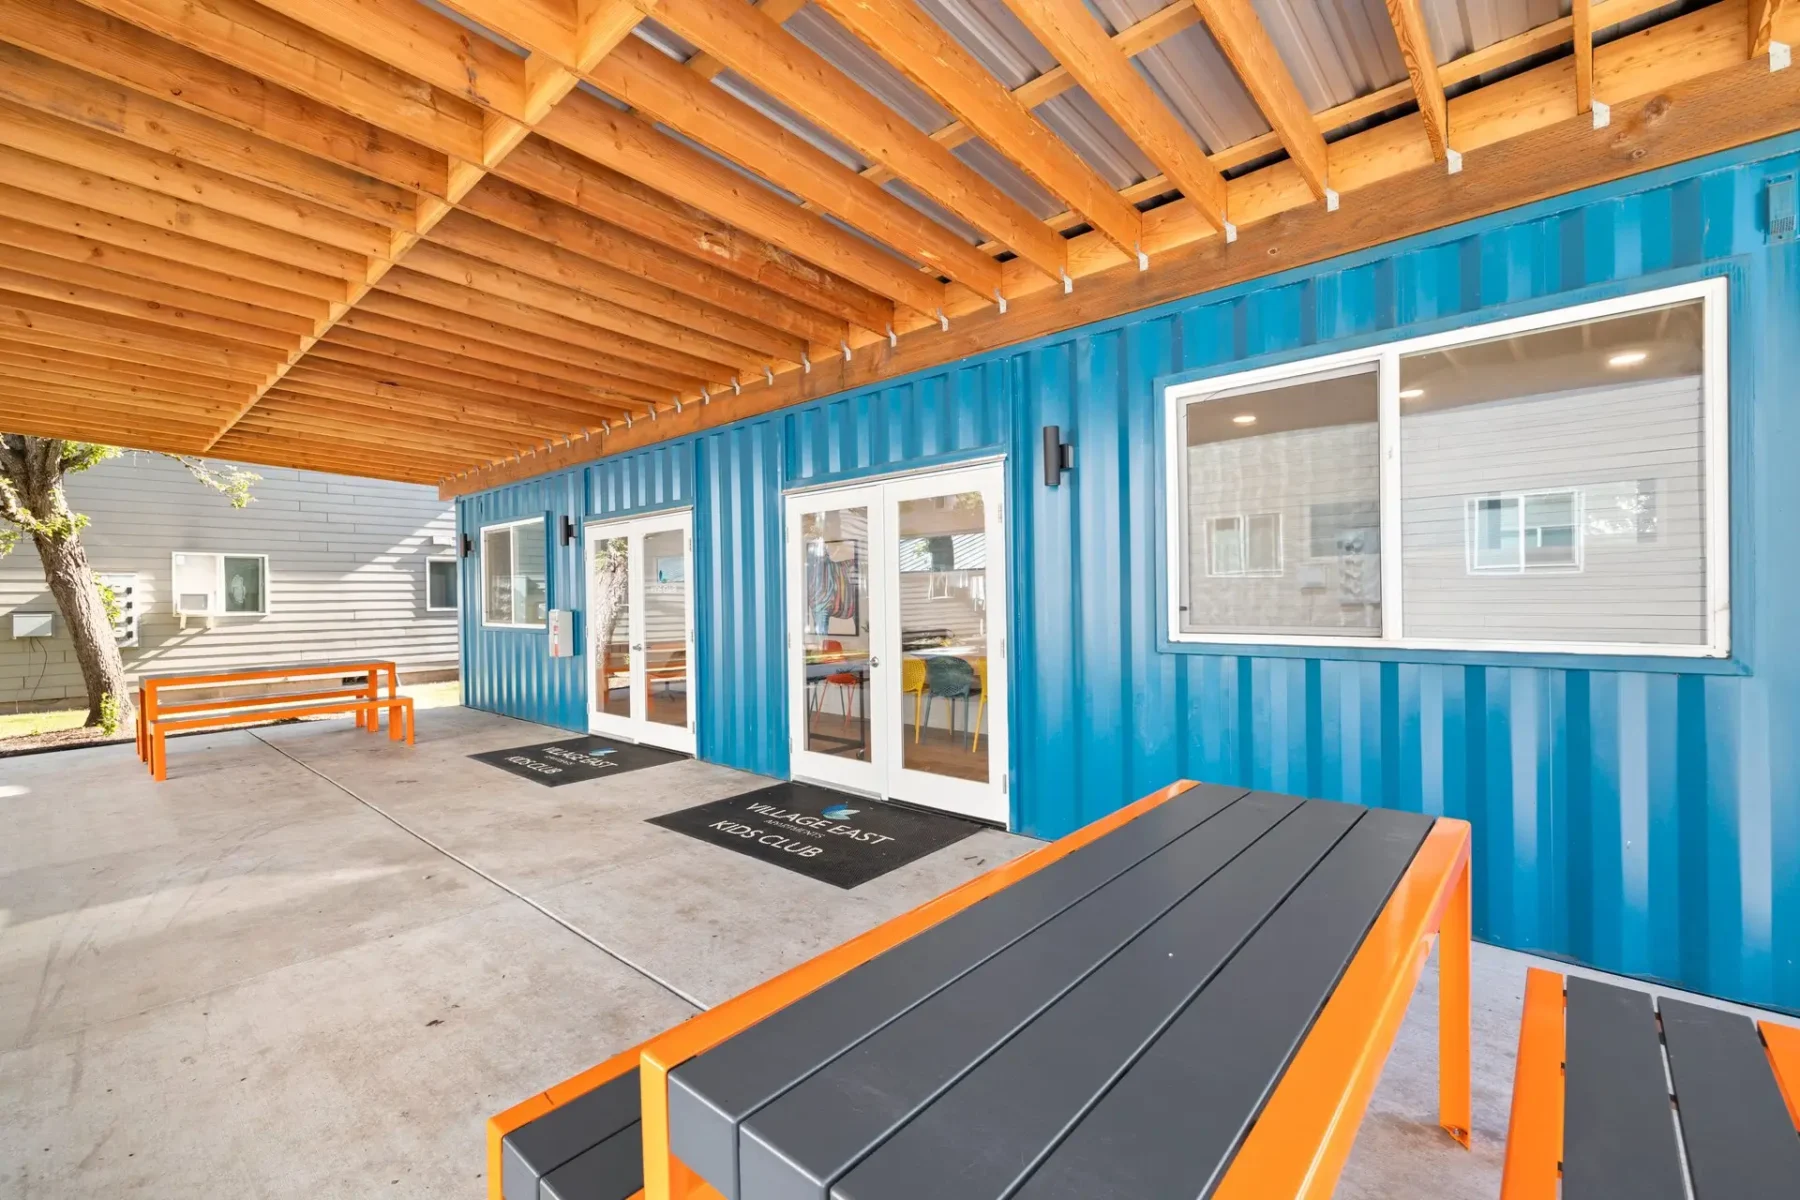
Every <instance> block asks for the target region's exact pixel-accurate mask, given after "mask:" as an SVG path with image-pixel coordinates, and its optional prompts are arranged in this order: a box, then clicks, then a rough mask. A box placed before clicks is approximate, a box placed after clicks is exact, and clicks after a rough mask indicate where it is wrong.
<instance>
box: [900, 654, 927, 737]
mask: <svg viewBox="0 0 1800 1200" xmlns="http://www.w3.org/2000/svg"><path fill="white" fill-rule="evenodd" d="M908 692H911V693H912V698H913V741H914V742H915V743H916V742H918V740H919V738H920V737H921V736H922V735H923V734H924V732H925V729H924V726H922V725H920V724H919V721H920V709H921V708H922V707H923V706H924V704H925V660H924V659H922V658H903V659H901V660H900V694H901V695H902V696H904V695H906V694H907V693H908Z"/></svg>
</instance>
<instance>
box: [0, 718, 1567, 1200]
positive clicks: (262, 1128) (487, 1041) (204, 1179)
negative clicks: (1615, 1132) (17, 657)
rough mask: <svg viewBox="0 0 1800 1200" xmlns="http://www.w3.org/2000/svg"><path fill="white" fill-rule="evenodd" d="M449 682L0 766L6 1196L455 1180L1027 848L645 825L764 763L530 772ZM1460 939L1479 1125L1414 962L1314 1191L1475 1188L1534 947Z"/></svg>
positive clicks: (458, 1187)
mask: <svg viewBox="0 0 1800 1200" xmlns="http://www.w3.org/2000/svg"><path fill="white" fill-rule="evenodd" d="M560 736H564V735H562V734H561V733H560V732H559V731H555V730H546V729H544V728H542V727H539V726H532V725H527V724H523V723H521V722H517V721H512V720H508V719H506V718H501V717H494V716H491V715H488V714H484V713H479V712H475V711H472V710H467V709H442V710H437V711H432V712H428V713H421V714H420V718H419V729H418V744H417V745H416V746H414V747H411V748H407V747H400V746H394V745H392V744H391V743H389V742H388V741H387V739H386V737H385V736H384V737H381V738H379V739H377V738H373V737H370V736H368V735H366V734H364V733H362V732H360V731H358V730H356V729H355V728H354V727H353V726H352V725H351V724H350V723H349V722H348V721H344V722H321V723H309V724H304V725H295V726H283V727H276V728H270V729H259V730H255V731H238V732H231V733H223V734H217V735H212V736H207V737H200V738H184V739H181V740H179V741H178V742H175V743H173V744H172V745H171V747H170V778H169V780H168V781H167V782H166V783H162V784H155V783H152V782H151V781H150V779H149V778H148V776H147V775H146V774H145V773H144V771H143V769H142V767H141V766H140V765H139V764H138V762H137V760H136V759H135V757H134V756H133V754H132V752H131V751H130V750H127V749H125V748H124V747H123V746H109V747H103V748H98V749H90V750H78V751H68V752H63V753H57V754H46V755H36V756H30V757H22V758H13V759H0V1111H4V1112H5V1113H6V1114H7V1115H6V1119H5V1121H4V1122H3V1123H0V1195H5V1196H9V1197H20V1198H21V1200H24V1198H28V1197H74V1196H84V1197H85V1196H102V1195H103V1196H108V1197H166V1196H175V1195H191V1196H225V1195H231V1196H237V1197H263V1196H267V1197H337V1196H344V1197H349V1196H359V1197H365V1196H370V1195H386V1196H394V1197H413V1196H439V1197H451V1196H455V1197H474V1196H477V1195H480V1194H481V1189H482V1182H481V1180H482V1174H483V1169H484V1163H483V1122H484V1120H485V1119H486V1117H487V1116H489V1115H490V1114H492V1113H494V1112H496V1111H498V1110H499V1109H502V1108H505V1107H507V1106H508V1105H511V1104H512V1103H514V1102H516V1101H517V1100H520V1099H522V1098H524V1097H525V1096H527V1095H530V1094H531V1093H533V1092H537V1091H540V1090H542V1089H543V1088H544V1087H545V1086H547V1085H549V1084H551V1083H554V1082H556V1081H557V1080H560V1079H563V1078H565V1077H567V1076H569V1075H571V1074H574V1073H575V1072H577V1071H579V1070H581V1069H583V1068H585V1067H588V1066H590V1065H592V1064H593V1063H595V1062H598V1061H599V1060H601V1059H603V1058H606V1057H608V1056H609V1055H611V1054H613V1053H614V1052H616V1051H618V1050H620V1049H622V1048H624V1047H626V1046H628V1045H631V1044H632V1043H635V1042H637V1041H640V1040H642V1039H644V1038H646V1037H649V1036H650V1035H652V1034H654V1033H657V1032H660V1031H661V1030H663V1029H665V1028H667V1027H669V1026H670V1025H672V1024H675V1023H676V1022H678V1021H680V1020H682V1019H683V1018H684V1017H686V1016H688V1015H689V1014H691V1013H692V1012H694V1011H695V1010H696V1008H697V1007H699V1006H704V1005H710V1004H716V1003H718V1002H719V1001H721V1000H724V999H726V998H728V997H730V996H732V995H734V994H736V993H737V992H740V991H742V990H744V989H745V988H747V987H749V986H751V985H752V984H755V983H757V982H758V981H760V980H762V979H765V978H767V977H769V976H770V975H773V974H775V973H777V972H778V971H781V970H783V969H785V968H787V967H789V966H792V965H794V964H796V963H798V962H801V961H803V960H805V959H807V958H809V957H811V956H812V955H814V954H816V953H818V952H820V951H822V950H824V949H827V948H829V947H830V946H833V945H836V944H837V943H839V942H841V941H843V940H845V939H846V938H848V937H850V936H852V935H853V934H856V933H858V932H860V931H862V930H864V929H867V928H869V927H871V926H873V925H875V924H877V923H879V922H881V921H882V920H885V919H886V918H888V917H891V916H893V915H895V914H897V913H900V912H903V911H905V910H907V909H909V908H911V907H913V906H915V905H917V904H919V903H922V902H923V901H925V900H927V899H929V898H930V897H932V896H935V895H937V894H938V893H940V892H943V891H945V890H947V889H948V888H949V887H951V886H953V885H955V884H957V883H959V882H961V881H963V880H965V879H968V878H970V877H971V876H973V875H975V874H978V873H979V872H981V871H983V870H985V869H987V868H989V867H991V866H993V865H994V864H996V863H998V862H1001V861H1004V860H1005V859H1008V858H1010V857H1013V856H1014V855H1017V854H1019V853H1022V852H1024V851H1025V850H1027V849H1029V848H1031V847H1032V846H1034V845H1036V843H1035V842H1032V841H1030V840H1029V839H1026V838H1022V837H1017V836H1013V835H1010V834H1006V833H1001V832H998V831H984V832H981V833H978V834H976V835H975V836H973V837H971V838H968V839H967V840H965V841H962V842H959V843H957V844H956V845H953V846H950V847H948V848H946V849H944V850H941V851H939V852H937V853H935V854H932V855H930V856H928V857H926V858H924V859H921V860H920V861H918V862H915V863H913V864H911V865H910V866H907V867H903V868H901V869H899V870H897V871H894V872H892V873H891V874H888V875H886V876H883V877H882V878H880V879H878V880H875V881H874V882H872V883H869V884H866V885H864V886H862V887H860V888H857V889H855V890H854V891H849V892H845V891H841V890H839V889H837V888H834V887H830V886H828V885H826V884H823V883H818V882H815V881H813V880H810V879H807V878H805V877H803V876H800V875H798V874H794V873H792V872H789V871H784V870H780V869H778V868H774V867H771V866H767V865H764V864H762V863H759V862H756V861H755V860H752V859H750V858H747V857H744V856H741V855H737V854H733V853H730V852H727V851H724V850H721V849H718V848H716V847H713V846H709V845H706V844H704V843H701V842H698V841H695V840H693V839H691V838H687V837H684V836H682V835H680V834H676V833H672V832H670V831H667V830H664V829H661V828H658V827H656V826H652V825H649V824H647V823H645V821H644V818H646V817H649V816H653V815H656V814H659V813H663V812H668V811H672V810H674V809H678V808H683V807H687V806H690V805H694V804H699V803H703V802H705V801H707V800H712V799H717V798H720V797H723V796H727V795H731V794H733V793H736V792H741V791H745V790H749V789H750V788H751V787H754V786H757V785H758V784H759V783H761V782H763V781H762V780H759V779H758V778H757V777H755V776H750V775H746V774H743V773H741V772H736V771H731V770H727V769H725V768H722V767H717V766H713V765H710V764H706V763H701V762H695V761H683V762H679V763H674V764H670V765H667V766H659V767H652V768H647V769H644V770H639V771H635V772H632V773H629V774H623V775H619V776H615V777H613V778H611V779H608V780H605V781H601V782H594V783H579V784H572V785H568V786H564V787H560V788H546V787H542V786H539V785H537V784H535V783H533V782H530V781H527V780H522V779H516V778H514V777H513V776H511V775H508V774H505V773H503V772H501V771H498V770H495V769H493V768H490V767H487V766H484V765H481V764H478V763H472V762H470V761H469V759H468V758H467V755H469V754H472V753H476V752H479V751H483V750H493V749H500V748H504V747H509V746H519V745H528V744H531V743H532V742H534V741H550V740H555V739H556V738H558V737H560ZM1530 961H1531V960H1528V959H1526V958H1524V957H1523V956H1520V955H1515V954H1511V953H1508V952H1505V951H1500V950H1495V949H1491V948H1488V947H1480V946H1478V947H1477V948H1476V964H1475V997H1476V1012H1475V1056H1476V1062H1475V1139H1476V1143H1475V1144H1476V1148H1475V1150H1474V1152H1472V1153H1468V1152H1464V1151H1462V1150H1460V1149H1457V1148H1456V1147H1454V1146H1453V1145H1452V1144H1451V1143H1450V1142H1449V1141H1448V1139H1447V1138H1445V1137H1444V1136H1443V1135H1442V1134H1440V1133H1439V1132H1438V1131H1437V1129H1436V1126H1435V1118H1434V1112H1435V1106H1436V1011H1435V975H1434V974H1433V973H1432V972H1431V971H1429V970H1428V972H1427V976H1426V978H1425V980H1424V982H1423V983H1422V984H1421V986H1420V989H1419V993H1418V995H1417V996H1416V997H1415V999H1414V1002H1413V1006H1412V1010H1411V1012H1410V1014H1409V1016H1408V1019H1407V1022H1406V1024H1405V1026H1404V1027H1403V1029H1402V1031H1401V1033H1400V1038H1399V1043H1398V1045H1397V1046H1396V1048H1395V1050H1394V1053H1393V1056H1392V1058H1391V1059H1390V1060H1389V1063H1388V1067H1387V1070H1386V1072H1385V1074H1384V1075H1383V1078H1382V1082H1381V1086H1380V1088H1379V1090H1378V1091H1377V1093H1376V1095H1375V1098H1374V1101H1373V1104H1372V1107H1371V1110H1370V1113H1369V1116H1368V1118H1367V1120H1365V1122H1364V1124H1363V1126H1362V1131H1361V1134H1360V1135H1359V1138H1358V1142H1357V1145H1356V1149H1355V1151H1354V1152H1353V1154H1352V1157H1351V1160H1350V1163H1349V1166H1348V1168H1347V1170H1346V1173H1345V1176H1344V1179H1343V1181H1342V1183H1341V1184H1340V1187H1339V1189H1338V1193H1337V1194H1338V1196H1339V1197H1343V1198H1355V1200H1364V1198H1369V1200H1373V1198H1375V1197H1382V1198H1384V1200H1395V1198H1401V1197H1431V1198H1433V1200H1464V1198H1469V1200H1474V1198H1481V1200H1492V1198H1493V1197H1495V1196H1497V1195H1498V1193H1499V1179H1500V1151H1501V1138H1502V1137H1503V1135H1504V1132H1505V1126H1506V1119H1507V1108H1508V1103H1509V1096H1510V1089H1511V1080H1512V1069H1513V1052H1514V1040H1515V1038H1516V1036H1517V1028H1518V1025H1517V1022H1518V1016H1519V1010H1520V1005H1521V997H1522V993H1523V981H1524V970H1525V966H1526V965H1527V964H1528V962H1530Z"/></svg>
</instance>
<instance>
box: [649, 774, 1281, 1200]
mask: <svg viewBox="0 0 1800 1200" xmlns="http://www.w3.org/2000/svg"><path fill="white" fill-rule="evenodd" d="M1246 792H1247V789H1245V788H1236V787H1218V786H1214V785H1210V784H1201V785H1199V786H1197V787H1194V788H1191V789H1189V790H1188V791H1186V792H1183V793H1182V794H1181V795H1179V796H1176V797H1174V798H1173V799H1171V800H1168V801H1166V802H1164V803H1162V804H1159V805H1157V806H1156V807H1155V808H1152V809H1151V810H1149V811H1148V812H1146V813H1144V814H1143V815H1141V816H1139V817H1138V818H1137V819H1136V820H1133V821H1131V822H1128V823H1127V824H1125V825H1123V826H1121V827H1120V828H1118V829H1116V830H1114V831H1112V832H1111V833H1109V834H1108V835H1107V836H1105V837H1102V838H1100V839H1098V840H1096V841H1094V842H1090V843H1089V844H1088V845H1086V846H1083V847H1081V848H1080V849H1079V850H1076V851H1075V852H1074V853H1072V854H1070V855H1068V856H1067V857H1065V858H1061V859H1058V860H1057V861H1056V862H1053V863H1051V864H1050V865H1048V866H1046V867H1044V868H1043V869H1042V870H1039V871H1037V872H1034V873H1033V874H1031V875H1028V876H1026V877H1025V878H1023V879H1021V880H1019V881H1018V882H1017V883H1014V884H1013V885H1012V886H1011V887H1008V888H1006V889H1004V890H1003V891H1000V892H998V893H996V894H995V895H993V896H990V897H988V898H987V899H986V900H983V901H982V902H980V903H979V904H976V905H973V906H971V907H970V908H968V909H965V910H964V911H962V912H960V913H958V914H956V915H955V916H953V917H950V918H948V919H947V920H945V921H943V922H942V923H940V924H938V925H936V926H933V927H932V928H930V929H928V930H925V931H924V932H922V933H920V934H919V935H918V936H916V937H913V938H910V939H908V940H907V941H905V942H902V943H901V944H900V945H898V946H895V947H894V948H893V949H891V950H889V951H887V952H886V953H884V954H881V955H879V956H877V957H876V958H874V959H872V960H871V961H869V962H868V963H866V964H864V965H863V966H862V967H860V968H858V969H857V970H855V971H852V972H850V973H848V974H846V975H844V976H842V977H840V978H838V979H836V980H834V981H832V982H831V983H829V984H826V985H825V986H824V987H822V988H820V989H819V990H818V991H816V992H813V993H811V994H809V995H807V996H803V997H802V998H801V999H799V1000H797V1001H795V1002H794V1003H793V1004H791V1005H788V1006H787V1007H786V1008H784V1009H782V1010H781V1011H779V1012H776V1013H773V1014H771V1015H770V1016H769V1017H767V1018H765V1019H764V1020H762V1021H760V1022H758V1023H757V1024H756V1025H754V1026H752V1027H751V1028H749V1029H747V1030H745V1031H743V1032H742V1033H740V1034H738V1035H737V1036H735V1037H733V1038H730V1039H729V1040H727V1041H725V1042H723V1043H721V1044H720V1045H718V1046H716V1047H714V1048H713V1049H712V1050H709V1051H707V1052H706V1053H705V1054H702V1055H699V1056H697V1057H695V1058H694V1059H692V1060H690V1061H689V1062H686V1063H684V1064H682V1065H681V1066H680V1067H678V1068H676V1069H675V1070H674V1071H672V1072H670V1075H669V1129H670V1148H671V1149H672V1150H673V1151H674V1153H675V1154H676V1155H677V1156H678V1157H680V1159H681V1160H682V1161H683V1162H684V1163H686V1164H687V1165H688V1166H689V1167H691V1168H692V1169H693V1170H695V1171H696V1172H698V1173H699V1174H700V1176H701V1177H702V1178H703V1179H705V1180H706V1181H707V1182H708V1183H710V1184H711V1185H712V1186H713V1187H715V1188H717V1189H718V1190H719V1191H720V1192H722V1193H723V1194H724V1195H725V1196H726V1198H727V1200H738V1178H737V1169H738V1167H737V1160H738V1149H737V1129H738V1124H739V1122H741V1121H742V1120H743V1119H744V1118H745V1117H747V1116H749V1115H750V1114H751V1113H752V1112H754V1111H756V1110H757V1109H758V1108H760V1107H762V1106H763V1105H764V1104H767V1103H768V1102H769V1101H770V1100H772V1099H774V1098H775V1097H776V1096H779V1095H781V1094H782V1093H783V1092H785V1091H786V1090H787V1089H788V1088H790V1087H792V1086H793V1085H794V1084H795V1083H797V1082H798V1081H799V1080H801V1079H803V1078H804V1077H805V1076H806V1075H807V1074H808V1073H809V1072H810V1071H811V1070H813V1069H814V1068H815V1067H817V1066H818V1065H819V1064H821V1063H825V1062H829V1061H830V1060H831V1059H833V1058H835V1057H836V1056H837V1055H839V1054H842V1053H843V1052H844V1051H845V1050H847V1049H849V1048H850V1047H851V1046H854V1045H855V1044H856V1043H857V1042H859V1041H861V1040H862V1039H863V1038H864V1037H866V1036H867V1035H868V1034H870V1033H871V1032H873V1031H875V1030H877V1029H879V1028H881V1027H882V1026H883V1025H885V1024H886V1023H887V1022H888V1021H890V1020H892V1019H893V1018H894V1017H896V1016H898V1015H899V1014H901V1013H903V1012H905V1011H906V1010H907V1009H909V1008H911V1007H912V1006H913V1005H914V1004H917V1003H918V1002H920V1001H921V1000H923V999H925V998H926V997H927V996H929V995H931V994H932V993H933V992H934V991H936V990H937V989H938V988H940V987H943V986H944V985H946V984H948V983H950V982H951V981H952V980H954V979H956V978H957V977H959V976H960V975H961V974H962V973H963V972H965V971H968V970H969V969H971V968H973V967H975V966H976V965H978V964H979V963H981V962H983V961H984V960H986V959H987V958H988V957H989V956H990V955H992V954H994V953H996V952H997V951H999V950H1001V949H1003V948H1005V947H1006V946H1007V945H1010V944H1011V943H1012V942H1013V941H1015V940H1017V939H1018V938H1020V937H1023V936H1024V935H1025V934H1027V933H1029V932H1031V931H1032V930H1033V929H1035V928H1037V927H1038V926H1039V925H1041V924H1042V923H1043V922H1045V921H1047V920H1049V919H1050V918H1052V917H1054V916H1055V915H1056V914H1057V913H1059V912H1061V911H1063V910H1064V909H1066V908H1067V907H1068V906H1069V905H1071V904H1074V903H1075V902H1076V901H1078V900H1080V899H1081V898H1082V897H1083V896H1086V895H1088V894H1089V893H1090V892H1092V891H1094V889H1096V888H1099V887H1101V886H1103V885H1104V884H1106V883H1107V882H1108V881H1109V880H1111V879H1113V878H1115V877H1117V876H1118V875H1119V874H1120V873H1122V872H1124V871H1126V870H1129V869H1130V868H1131V867H1133V866H1135V865H1136V864H1137V863H1139V862H1142V861H1143V860H1144V859H1146V858H1148V857H1149V856H1150V855H1152V854H1154V853H1156V852H1157V851H1158V850H1160V849H1161V848H1162V847H1164V846H1166V845H1167V844H1168V843H1169V842H1171V841H1173V840H1175V839H1176V838H1178V837H1181V836H1182V835H1183V834H1185V833H1187V832H1188V831H1189V830H1190V829H1193V828H1194V827H1195V826H1197V825H1199V824H1201V823H1202V822H1204V821H1206V820H1208V819H1210V818H1212V817H1215V816H1217V815H1218V814H1219V813H1220V812H1222V811H1224V810H1225V809H1226V808H1228V807H1229V806H1230V805H1232V804H1233V803H1235V802H1236V801H1237V800H1238V799H1239V798H1240V797H1242V796H1244V795H1245V794H1246Z"/></svg>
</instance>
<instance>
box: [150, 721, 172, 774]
mask: <svg viewBox="0 0 1800 1200" xmlns="http://www.w3.org/2000/svg"><path fill="white" fill-rule="evenodd" d="M168 737H169V735H168V734H167V733H165V732H163V731H162V730H160V729H158V730H156V731H155V732H153V733H152V734H151V735H150V778H152V779H158V780H162V779H167V778H168V777H169V744H168Z"/></svg>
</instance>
